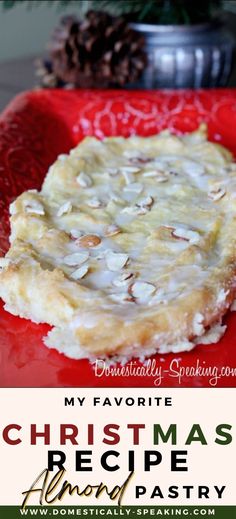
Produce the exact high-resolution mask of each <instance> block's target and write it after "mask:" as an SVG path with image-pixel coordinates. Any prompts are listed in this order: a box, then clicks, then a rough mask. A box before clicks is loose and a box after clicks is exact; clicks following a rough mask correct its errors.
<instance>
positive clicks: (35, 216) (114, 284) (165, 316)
mask: <svg viewBox="0 0 236 519" xmlns="http://www.w3.org/2000/svg"><path fill="white" fill-rule="evenodd" d="M10 212H11V236H10V241H11V247H10V250H9V251H8V253H7V254H6V256H5V258H1V260H0V261H1V272H0V296H1V297H2V299H3V300H4V302H5V308H6V310H8V311H9V312H11V313H13V314H15V315H19V316H20V317H25V318H27V319H31V320H32V321H34V322H37V323H40V322H46V323H49V324H50V325H51V326H52V329H51V331H50V332H49V334H48V336H47V337H46V338H45V344H46V345H47V346H48V347H50V348H56V349H57V350H59V351H60V352H63V353H64V354H65V355H67V356H68V357H72V358H76V359H79V358H83V357H88V358H94V357H107V356H118V357H123V358H130V357H132V356H138V357H140V358H143V357H145V356H148V355H150V354H152V353H154V352H161V353H166V352H170V351H172V352H180V351H184V350H190V349H192V348H193V347H194V346H195V345H196V344H198V343H210V342H217V341H218V339H219V338H220V336H221V335H222V334H223V333H224V330H225V326H222V325H221V320H222V317H223V315H224V314H225V312H226V311H227V309H228V307H229V306H230V304H231V302H232V300H233V299H234V291H235V288H234V287H235V258H236V164H235V163H233V162H232V156H231V153H230V152H229V151H227V150H226V149H225V148H223V147H222V146H220V145H218V144H213V143H211V142H209V141H208V140H207V134H206V127H205V125H201V126H200V128H199V129H198V130H197V131H196V132H193V133H191V134H187V135H184V136H181V137H178V136H175V135H171V134H170V132H169V131H167V130H165V131H163V132H161V133H160V134H159V135H156V136H153V137H148V138H142V137H137V136H133V137H130V138H128V139H125V138H122V137H114V138H113V137H112V138H106V139H104V140H103V141H99V140H97V139H96V138H93V137H87V138H86V139H84V141H83V142H82V143H80V144H79V145H78V146H77V147H76V148H75V149H73V150H72V151H71V152H70V153H69V154H68V155H60V156H59V157H58V159H57V160H56V162H55V163H54V164H53V165H52V166H51V167H50V169H49V171H48V174H47V176H46V178H45V181H44V183H43V186H42V189H41V191H40V192H38V191H36V190H31V191H27V192H25V193H23V194H22V195H21V196H19V197H18V198H17V200H16V201H15V202H14V203H12V204H11V206H10Z"/></svg>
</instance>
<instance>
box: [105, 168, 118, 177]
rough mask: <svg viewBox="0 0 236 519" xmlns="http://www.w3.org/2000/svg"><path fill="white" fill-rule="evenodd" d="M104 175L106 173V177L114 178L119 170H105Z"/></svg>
mask: <svg viewBox="0 0 236 519" xmlns="http://www.w3.org/2000/svg"><path fill="white" fill-rule="evenodd" d="M106 173H108V175H111V177H115V176H116V175H118V173H119V168H112V167H111V168H106Z"/></svg>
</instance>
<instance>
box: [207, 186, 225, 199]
mask: <svg viewBox="0 0 236 519" xmlns="http://www.w3.org/2000/svg"><path fill="white" fill-rule="evenodd" d="M225 194H226V190H225V189H224V188H223V187H218V188H216V189H212V190H211V191H209V193H208V197H209V198H211V200H213V201H214V202H217V200H220V199H221V198H223V196H225Z"/></svg>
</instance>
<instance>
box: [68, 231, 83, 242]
mask: <svg viewBox="0 0 236 519" xmlns="http://www.w3.org/2000/svg"><path fill="white" fill-rule="evenodd" d="M81 235H82V232H81V231H78V229H71V231H70V236H71V238H72V239H73V240H78V238H80V236H81Z"/></svg>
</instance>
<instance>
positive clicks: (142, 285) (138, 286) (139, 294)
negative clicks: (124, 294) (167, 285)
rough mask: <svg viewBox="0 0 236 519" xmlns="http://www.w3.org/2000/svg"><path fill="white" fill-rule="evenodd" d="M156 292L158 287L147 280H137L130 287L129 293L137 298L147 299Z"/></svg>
mask: <svg viewBox="0 0 236 519" xmlns="http://www.w3.org/2000/svg"><path fill="white" fill-rule="evenodd" d="M155 292H156V287H155V285H153V284H152V283H148V282H146V281H135V282H134V283H132V284H131V285H130V287H129V294H131V295H132V296H133V297H134V298H135V299H143V300H146V299H148V298H150V297H151V296H152V295H153V294H154V293H155Z"/></svg>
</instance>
